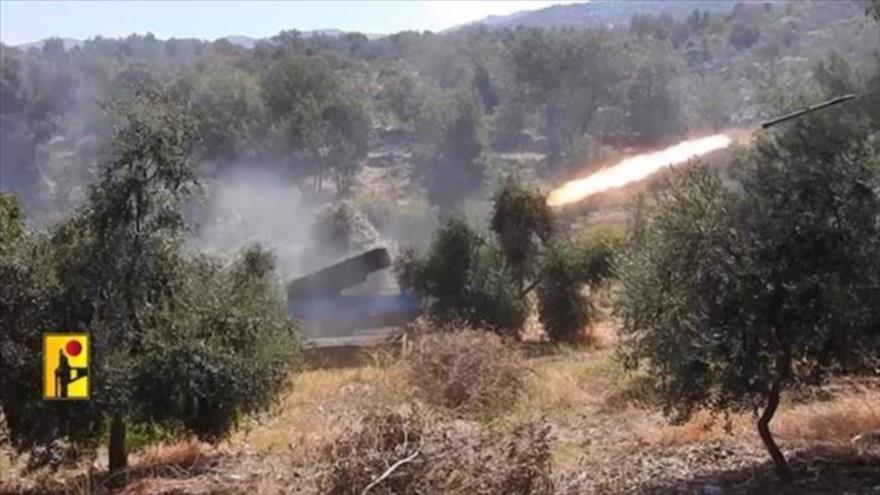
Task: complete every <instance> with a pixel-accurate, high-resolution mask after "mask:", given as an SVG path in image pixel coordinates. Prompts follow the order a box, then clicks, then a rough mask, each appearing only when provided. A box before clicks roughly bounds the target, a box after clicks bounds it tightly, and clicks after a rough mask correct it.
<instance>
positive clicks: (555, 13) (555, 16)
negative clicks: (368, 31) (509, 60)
mask: <svg viewBox="0 0 880 495" xmlns="http://www.w3.org/2000/svg"><path fill="white" fill-rule="evenodd" d="M737 3H739V2H738V1H736V0H663V1H659V0H654V1H619V0H618V1H593V2H587V3H575V4H569V5H553V6H551V7H546V8H543V9H539V10H529V11H522V12H516V13H514V14H510V15H506V16H489V17H486V18H484V19H481V20H479V21H475V22H470V23H467V24H463V25H461V26H456V27H454V28H452V29H449V30H448V31H454V30H457V29H461V28H463V27H470V26H480V25H481V26H486V27H490V28H497V29H503V28H516V27H519V26H523V27H551V28H552V27H575V28H577V27H583V28H587V27H595V26H608V25H611V26H613V25H619V24H628V23H629V21H630V19H631V18H632V17H633V16H634V15H636V14H654V15H660V14H668V15H671V16H673V17H685V16H687V15H688V14H690V13H691V12H693V11H694V10H702V11H709V12H730V11H732V10H733V8H734V6H736V4H737Z"/></svg>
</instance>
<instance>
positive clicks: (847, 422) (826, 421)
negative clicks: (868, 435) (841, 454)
mask: <svg viewBox="0 0 880 495" xmlns="http://www.w3.org/2000/svg"><path fill="white" fill-rule="evenodd" d="M774 423H775V425H774V431H775V432H776V435H777V436H778V437H779V438H781V439H783V440H786V441H789V442H791V441H798V442H804V443H833V444H840V445H844V444H847V445H848V444H849V441H850V440H851V439H852V438H853V437H854V436H856V435H858V434H859V433H862V432H865V431H869V430H878V429H880V391H869V390H865V391H862V392H855V393H852V394H851V395H845V396H840V397H836V398H834V399H832V400H829V401H823V402H816V403H812V404H799V405H796V406H794V407H792V408H791V409H789V410H787V411H784V412H783V414H782V416H781V417H779V418H778V419H776V420H775V421H774Z"/></svg>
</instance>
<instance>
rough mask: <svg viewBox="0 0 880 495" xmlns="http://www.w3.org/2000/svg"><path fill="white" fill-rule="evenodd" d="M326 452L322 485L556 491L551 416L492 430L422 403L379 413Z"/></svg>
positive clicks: (325, 489) (480, 492) (397, 490)
mask: <svg viewBox="0 0 880 495" xmlns="http://www.w3.org/2000/svg"><path fill="white" fill-rule="evenodd" d="M326 457H327V461H328V463H329V464H330V465H331V466H332V468H331V469H330V471H329V472H328V473H327V474H326V475H325V476H324V477H323V478H322V479H321V480H320V485H321V486H320V492H321V493H328V494H339V495H341V494H349V493H366V492H367V491H369V492H370V493H382V494H392V493H394V494H400V495H409V494H419V493H468V494H477V495H489V494H495V493H505V494H511V495H527V494H528V495H544V494H550V493H553V481H552V477H551V474H552V472H551V438H550V427H549V425H548V424H547V423H544V422H528V423H523V424H520V425H517V426H515V427H514V428H513V430H512V431H511V433H510V434H507V435H502V436H499V437H495V438H491V437H489V436H488V435H486V434H485V432H484V431H482V430H481V429H479V428H478V427H475V426H474V425H472V424H467V423H464V422H461V421H459V422H454V423H438V422H436V421H432V420H431V418H430V417H427V416H426V415H425V414H424V411H420V410H418V409H416V410H413V411H409V412H379V413H372V414H369V415H367V416H366V417H365V418H364V419H363V420H362V421H361V423H360V424H359V425H358V426H356V427H353V428H349V429H348V430H346V431H345V432H343V434H342V435H341V436H340V437H339V439H338V440H337V441H336V442H335V443H334V444H333V445H332V446H330V448H329V449H328V450H327V452H326ZM392 467H393V468H394V469H392ZM383 475H386V476H385V477H384V478H383V477H382V476H383Z"/></svg>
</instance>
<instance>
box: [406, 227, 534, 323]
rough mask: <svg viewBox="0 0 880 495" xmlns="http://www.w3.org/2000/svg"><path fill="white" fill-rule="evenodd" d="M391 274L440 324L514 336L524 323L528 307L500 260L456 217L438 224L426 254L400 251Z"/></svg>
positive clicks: (432, 318) (433, 319)
mask: <svg viewBox="0 0 880 495" xmlns="http://www.w3.org/2000/svg"><path fill="white" fill-rule="evenodd" d="M395 272H396V274H397V279H398V283H399V284H400V286H401V288H402V289H403V290H406V291H412V292H415V293H417V294H419V295H420V296H421V297H422V298H423V300H424V304H425V310H426V313H427V315H428V317H429V318H430V319H431V320H432V321H433V322H435V323H437V324H439V325H448V324H450V323H453V322H456V321H464V322H467V323H469V324H471V325H473V326H479V327H485V328H489V329H492V330H494V331H496V332H498V333H503V334H507V335H511V336H515V335H516V334H517V333H518V331H519V329H520V328H521V327H522V324H523V322H524V321H525V318H526V313H527V307H526V304H525V302H524V301H523V298H522V297H520V293H519V290H518V287H517V283H516V281H515V280H514V277H513V274H512V273H511V270H510V269H509V268H508V266H507V264H506V263H505V260H504V258H503V257H502V256H501V255H500V254H499V253H498V252H496V251H495V250H494V248H493V247H492V246H490V245H487V243H486V241H485V240H484V239H483V237H482V236H481V235H480V234H479V233H478V232H477V231H476V230H474V229H473V228H472V227H471V226H470V225H468V223H467V222H466V221H465V220H464V219H463V218H462V217H461V216H458V215H454V216H452V217H450V218H449V219H448V220H447V221H446V223H445V224H443V225H442V226H441V227H440V229H439V230H438V231H437V233H436V234H435V236H434V240H433V241H432V243H431V247H430V249H429V251H428V254H427V256H425V257H423V258H421V257H418V256H416V255H415V253H414V252H412V251H408V252H404V254H403V256H401V257H400V258H398V261H397V263H396V266H395Z"/></svg>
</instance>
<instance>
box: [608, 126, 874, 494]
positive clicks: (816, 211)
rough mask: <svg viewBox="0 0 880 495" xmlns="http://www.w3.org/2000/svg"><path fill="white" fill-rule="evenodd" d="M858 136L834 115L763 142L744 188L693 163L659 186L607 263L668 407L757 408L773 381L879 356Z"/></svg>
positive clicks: (770, 399)
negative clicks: (626, 242)
mask: <svg viewBox="0 0 880 495" xmlns="http://www.w3.org/2000/svg"><path fill="white" fill-rule="evenodd" d="M876 160H877V156H876V150H873V149H872V148H871V147H870V145H869V144H868V141H867V140H866V139H865V134H864V133H862V132H860V131H859V130H858V127H854V126H852V125H848V124H847V122H846V121H844V120H841V119H836V118H834V117H833V115H831V114H829V115H821V116H813V117H811V118H807V119H804V120H802V121H800V122H798V123H797V124H796V125H795V126H794V127H793V128H791V129H790V130H788V131H787V132H785V133H783V134H780V135H770V136H768V137H766V138H762V139H761V140H760V141H759V143H758V145H757V147H756V149H755V150H754V152H752V153H751V154H750V155H748V156H746V157H745V158H744V161H745V163H744V164H743V169H744V171H743V177H742V191H741V192H732V191H728V190H726V189H724V188H723V187H722V185H721V182H720V181H719V180H718V179H717V177H715V176H713V175H711V174H710V173H709V172H707V171H706V170H705V169H696V170H695V171H694V172H692V173H689V174H687V175H686V176H685V177H684V178H682V179H681V180H679V181H678V182H677V183H676V184H675V186H674V187H673V188H672V189H671V190H670V191H669V192H668V193H665V194H664V195H663V196H662V197H661V199H660V203H659V205H658V207H657V208H656V209H654V210H653V211H652V212H651V213H650V214H649V215H648V217H647V220H646V221H645V222H644V224H643V225H644V228H641V229H639V231H637V232H636V233H635V236H634V239H635V241H634V242H633V244H632V247H631V248H630V249H629V250H628V251H627V253H626V254H625V255H624V256H623V257H622V259H621V261H620V266H619V272H620V280H621V288H620V293H619V296H620V299H619V305H618V308H617V309H618V312H619V315H620V316H621V317H622V322H623V325H622V329H621V332H622V334H623V335H624V338H625V344H626V349H627V353H626V355H627V357H628V358H629V359H631V360H632V361H631V363H633V362H643V363H644V364H645V366H647V367H648V369H649V371H650V372H651V373H652V374H653V375H655V376H657V377H658V380H659V381H658V384H659V388H660V391H661V392H662V395H663V396H664V397H665V398H666V399H667V405H668V408H669V411H670V412H676V413H679V414H681V415H682V417H686V416H687V415H689V414H690V413H691V412H692V410H693V409H694V408H696V407H707V408H710V409H714V410H739V409H754V410H756V411H757V410H758V409H762V411H761V414H760V416H759V418H758V421H757V428H758V432H759V433H760V436H761V438H762V440H763V442H764V444H765V446H766V448H767V450H768V452H769V453H770V455H771V457H772V459H773V462H774V464H775V466H776V470H777V473H778V474H779V475H780V477H783V478H789V477H790V476H791V470H790V469H789V466H788V464H787V462H786V460H785V457H784V456H783V455H782V453H781V451H780V450H779V447H778V445H777V444H776V442H775V440H774V438H773V435H772V434H771V431H770V426H769V425H770V421H771V420H772V419H773V416H774V414H775V412H776V410H777V407H778V406H779V401H780V396H781V393H782V391H783V390H784V389H785V388H788V387H792V386H796V385H797V384H803V383H812V382H814V381H816V380H818V379H819V378H821V376H823V374H827V373H830V372H841V371H844V372H845V371H848V370H855V369H859V368H861V367H863V366H865V365H869V366H870V365H871V363H872V362H873V361H874V360H876V356H877V352H878V351H880V347H878V346H880V340H878V339H877V334H878V331H880V307H878V306H877V305H876V304H875V302H876V301H877V298H878V296H880V265H878V258H877V256H876V253H877V252H878V249H880V222H878V218H880V217H878V212H880V197H878V191H880V175H878V170H877V169H876V168H872V167H871V165H870V164H871V163H872V162H873V163H876Z"/></svg>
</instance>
